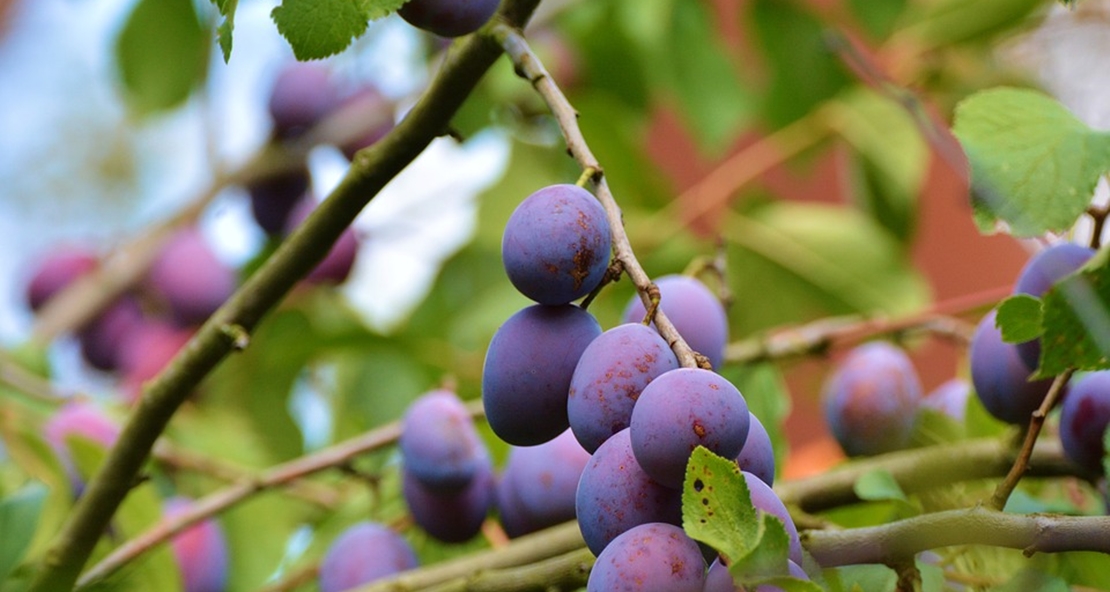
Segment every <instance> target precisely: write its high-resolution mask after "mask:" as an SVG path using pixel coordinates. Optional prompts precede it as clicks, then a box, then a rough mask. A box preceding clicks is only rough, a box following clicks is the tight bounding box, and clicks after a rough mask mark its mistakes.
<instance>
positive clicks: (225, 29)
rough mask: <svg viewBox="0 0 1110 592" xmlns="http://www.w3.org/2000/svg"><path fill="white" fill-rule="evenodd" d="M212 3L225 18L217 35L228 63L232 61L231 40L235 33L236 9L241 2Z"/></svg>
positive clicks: (234, 0) (217, 30)
mask: <svg viewBox="0 0 1110 592" xmlns="http://www.w3.org/2000/svg"><path fill="white" fill-rule="evenodd" d="M212 3H213V4H215V5H216V8H218V9H219V11H220V16H222V17H224V20H223V22H221V23H220V26H219V27H217V28H216V35H217V39H218V40H219V42H220V50H221V51H222V52H223V54H224V62H225V63H226V62H228V61H229V60H231V38H232V34H233V33H235V9H236V8H238V7H239V0H212Z"/></svg>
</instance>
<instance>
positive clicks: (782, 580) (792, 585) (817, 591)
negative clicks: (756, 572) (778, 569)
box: [747, 576, 824, 592]
mask: <svg viewBox="0 0 1110 592" xmlns="http://www.w3.org/2000/svg"><path fill="white" fill-rule="evenodd" d="M747 583H748V585H749V587H748V588H747V589H748V590H764V589H767V588H764V587H765V586H768V587H770V586H774V588H770V589H772V590H773V589H775V588H777V589H779V590H782V591H783V592H824V588H822V587H821V586H819V585H817V583H816V582H811V581H809V580H800V579H798V578H792V577H789V576H775V577H770V578H755V579H753V580H751V581H750V582H747Z"/></svg>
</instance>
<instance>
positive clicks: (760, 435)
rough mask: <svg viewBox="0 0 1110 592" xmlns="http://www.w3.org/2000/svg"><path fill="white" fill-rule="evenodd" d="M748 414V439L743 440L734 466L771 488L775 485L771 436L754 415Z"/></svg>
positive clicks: (773, 451)
mask: <svg viewBox="0 0 1110 592" xmlns="http://www.w3.org/2000/svg"><path fill="white" fill-rule="evenodd" d="M748 414H749V419H750V421H749V424H748V425H749V428H748V437H747V439H745V440H744V446H743V448H741V449H740V454H739V455H738V456H737V457H736V464H737V465H739V466H740V468H741V469H742V470H745V471H747V472H749V473H751V474H753V475H755V476H756V477H759V478H760V480H762V481H763V482H764V483H766V484H767V485H771V486H773V485H774V484H775V448H774V446H773V445H772V444H771V436H770V435H769V434H768V433H767V429H766V428H764V427H763V423H762V422H761V421H759V418H758V417H756V416H755V414H754V413H752V412H750V411H749V412H748Z"/></svg>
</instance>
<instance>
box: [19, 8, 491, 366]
mask: <svg viewBox="0 0 1110 592" xmlns="http://www.w3.org/2000/svg"><path fill="white" fill-rule="evenodd" d="M275 4H276V2H274V1H264V0H244V1H242V2H240V3H239V9H238V12H237V15H236V23H235V25H236V28H235V47H234V52H233V54H232V57H231V60H230V63H229V64H224V62H223V60H222V57H221V56H220V54H219V52H218V51H213V60H214V62H213V65H212V68H211V70H210V81H209V84H208V85H207V87H206V88H205V89H204V90H203V92H202V93H199V94H198V95H195V96H194V97H193V98H192V99H191V100H190V101H189V102H188V103H187V104H186V105H185V106H183V107H182V108H179V109H177V110H175V111H173V112H171V113H168V114H165V115H159V116H157V117H154V118H150V119H145V120H136V118H135V117H134V116H133V115H132V114H130V113H128V111H127V110H126V108H125V107H124V105H123V101H122V98H121V95H120V90H119V88H118V85H117V82H116V71H115V66H114V63H113V57H112V46H113V43H114V38H115V35H116V32H117V31H118V30H119V28H120V27H121V25H122V22H123V18H124V17H126V15H127V14H128V11H129V9H130V7H131V6H132V5H133V2H132V0H97V1H96V2H74V1H72V0H34V1H30V0H24V1H23V2H22V3H21V4H20V5H19V6H18V7H17V10H16V12H15V14H14V20H13V22H12V23H11V27H10V28H9V34H8V35H7V37H6V38H5V39H2V40H0V80H3V81H4V83H3V84H0V130H3V133H0V180H2V182H0V253H4V254H5V255H4V256H2V257H0V343H4V344H13V343H17V342H19V341H20V340H22V339H24V338H25V337H26V335H27V333H28V330H29V328H30V326H31V321H32V319H31V317H30V315H29V311H28V310H27V308H26V306H25V304H24V303H23V289H24V285H25V283H26V281H27V278H28V276H29V274H30V273H31V272H32V271H33V269H34V266H35V264H36V261H37V260H39V259H41V258H42V257H43V254H44V253H46V252H48V251H49V250H50V249H51V248H53V247H56V246H57V245H59V244H74V243H76V244H86V245H93V246H95V247H96V248H98V249H100V250H102V251H106V250H108V249H111V248H112V247H115V246H118V245H120V244H123V243H124V242H126V240H127V239H128V238H129V237H132V236H135V235H136V233H138V232H141V231H142V228H143V227H144V226H146V225H148V224H150V223H152V222H154V221H157V220H160V219H163V218H165V217H167V216H169V215H172V213H173V212H174V211H176V210H178V209H179V208H181V207H183V205H184V204H186V203H188V202H189V201H190V200H191V199H192V198H193V196H196V195H198V194H199V193H201V192H202V191H203V190H204V189H205V188H206V187H207V186H208V184H209V183H210V181H211V178H212V174H211V171H212V164H213V163H214V162H215V163H218V164H219V165H221V166H225V167H234V166H235V165H236V164H238V163H242V162H244V161H246V160H247V159H248V158H249V157H250V155H251V154H252V153H253V152H254V151H256V150H257V149H258V148H259V147H260V146H261V145H262V144H263V143H264V141H265V139H266V137H267V136H268V133H269V121H268V119H267V116H266V111H265V102H266V99H267V95H268V93H269V88H270V86H271V84H272V81H273V79H274V77H275V76H276V73H277V72H278V70H279V69H280V68H281V67H282V66H283V65H285V64H287V63H289V62H290V61H291V60H292V59H293V58H292V53H291V51H290V49H289V47H288V45H287V44H286V43H285V41H284V40H283V39H282V38H281V37H280V36H279V35H278V33H277V31H276V28H275V27H274V26H273V23H272V22H271V21H270V20H269V12H270V10H271V9H272V7H273V6H274V5H275ZM198 6H203V7H204V8H205V9H210V8H211V5H210V4H209V3H207V2H203V3H198ZM417 35H418V34H417V33H416V32H415V31H414V30H413V29H412V28H411V27H409V26H408V25H407V24H405V23H403V22H402V21H400V19H398V18H397V17H395V16H394V17H389V18H387V19H383V20H382V21H378V22H375V23H371V28H370V30H369V32H368V33H367V34H366V35H365V36H364V37H363V38H361V39H360V40H359V41H358V42H356V46H355V47H354V48H353V49H351V50H349V51H347V52H345V53H343V54H341V55H340V56H338V57H336V58H333V59H331V60H329V62H328V64H329V66H330V67H331V68H332V69H333V72H334V74H335V76H336V77H337V78H339V79H341V80H342V81H344V82H346V83H348V84H357V83H360V82H372V83H374V84H375V85H376V86H378V88H379V89H380V90H381V91H382V92H383V94H385V95H386V96H388V97H390V98H392V99H395V100H397V101H398V103H399V104H401V105H404V104H405V103H406V102H407V101H410V100H411V97H413V96H414V94H415V93H416V92H418V91H419V89H420V88H421V87H422V86H423V85H424V84H425V83H426V81H427V78H428V71H427V67H426V65H425V62H424V58H423V54H422V53H421V52H422V51H423V49H422V47H423V46H422V44H421V43H420V39H419V38H418V36H417ZM507 159H508V142H507V140H506V139H505V138H504V137H502V136H499V135H498V134H497V133H496V132H491V133H487V134H482V135H479V136H477V137H475V138H473V139H471V140H469V141H468V142H467V143H466V144H465V145H459V144H457V143H456V142H454V141H451V140H447V139H442V140H437V141H436V142H435V143H434V144H433V145H432V146H431V147H430V148H429V150H428V151H427V152H426V153H425V154H424V155H423V156H422V157H421V158H420V159H418V160H417V161H416V162H414V163H413V165H412V166H411V167H410V168H409V169H407V170H406V171H405V172H404V173H402V175H401V176H399V177H398V178H397V179H396V180H395V181H394V182H393V183H391V184H390V185H389V186H388V187H386V189H385V190H384V191H383V192H382V193H381V194H380V195H379V196H378V197H377V198H375V200H374V201H373V202H372V203H371V205H370V206H369V207H368V208H367V209H366V210H365V211H364V213H363V215H362V216H360V218H359V219H358V221H357V222H356V232H357V233H358V234H359V235H360V236H361V237H364V238H367V239H368V240H365V241H363V246H362V249H361V251H360V253H359V257H358V259H357V263H356V269H355V270H354V272H353V275H352V277H351V279H350V280H349V282H348V283H347V285H345V286H344V287H343V291H344V294H345V295H347V297H348V299H349V300H350V301H351V303H352V304H353V305H354V306H355V307H356V309H357V310H359V311H360V312H361V314H362V316H363V318H364V320H365V321H366V323H367V325H368V326H370V327H371V328H374V329H377V330H379V331H382V332H389V331H391V330H394V329H396V328H397V327H398V325H399V324H400V323H402V322H403V320H404V318H405V316H406V315H407V314H408V313H409V312H410V311H411V310H412V308H414V307H415V306H416V304H418V303H419V301H420V299H421V297H422V296H423V295H424V294H426V292H427V290H428V289H429V288H430V284H431V281H432V280H433V279H434V277H435V274H436V272H437V271H438V269H439V267H440V266H441V264H442V262H443V261H444V260H445V259H446V258H447V257H449V256H450V255H451V254H453V253H454V252H456V251H457V250H458V249H459V248H461V247H462V246H463V245H464V244H465V243H466V242H467V241H468V240H469V238H470V237H471V236H472V234H473V232H474V226H475V220H476V197H477V195H478V194H479V193H480V192H481V191H482V190H483V189H484V188H486V187H488V186H489V185H491V184H492V183H494V182H495V181H496V180H497V179H498V178H499V177H500V176H501V174H502V172H503V171H504V167H505V164H506V162H507ZM310 164H311V167H312V171H313V176H314V189H315V191H316V193H317V194H318V195H324V194H326V192H327V191H328V190H329V189H330V187H332V186H334V183H335V182H337V181H338V179H339V178H340V177H341V175H342V174H343V171H344V170H345V168H346V165H347V163H346V161H345V160H344V159H343V157H342V156H341V155H340V154H339V152H338V151H336V150H334V149H331V148H329V147H323V148H319V149H317V150H315V151H314V152H313V153H312V155H311V157H310ZM406 221H407V223H406ZM201 223H202V229H203V230H204V232H205V235H206V237H208V238H209V240H210V242H211V243H212V245H213V247H214V248H216V249H217V251H218V253H219V254H220V256H221V258H223V259H224V260H225V261H226V262H228V263H229V264H233V265H235V264H239V263H241V262H243V261H244V260H246V259H248V258H249V257H250V256H251V255H252V254H253V253H254V252H255V250H256V249H257V248H258V247H259V246H260V244H261V241H262V238H263V237H262V235H261V234H260V232H259V231H258V230H257V229H256V228H255V227H254V226H253V223H252V222H251V221H250V220H249V206H248V204H247V201H246V197H245V193H244V192H243V191H242V190H241V189H238V188H230V189H228V190H226V191H224V192H223V193H222V194H221V195H220V196H219V198H218V199H217V200H216V202H215V203H214V204H213V205H212V206H211V207H210V208H209V209H208V210H207V211H206V213H205V215H204V216H203V218H202V221H201ZM396 228H405V229H406V231H405V232H397V231H393V232H388V230H389V229H396Z"/></svg>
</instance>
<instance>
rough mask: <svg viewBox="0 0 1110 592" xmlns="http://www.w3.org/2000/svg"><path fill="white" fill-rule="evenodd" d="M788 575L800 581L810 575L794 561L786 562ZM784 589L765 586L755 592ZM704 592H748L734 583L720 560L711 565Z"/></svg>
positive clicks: (707, 573)
mask: <svg viewBox="0 0 1110 592" xmlns="http://www.w3.org/2000/svg"><path fill="white" fill-rule="evenodd" d="M786 568H787V573H785V574H783V575H789V576H790V577H793V578H797V579H799V580H808V579H809V575H808V574H807V573H806V572H805V570H804V569H802V568H801V567H800V566H799V565H798V564H797V563H794V561H793V560H791V559H787V560H786ZM781 591H782V588H779V587H778V586H771V585H768V584H763V585H760V586H756V588H755V592H781ZM702 592H747V591H746V590H744V589H743V588H742V587H740V586H737V585H736V584H735V583H733V581H732V574H730V573H728V567H726V566H725V564H724V563H721V560H720V558H717V559H715V560H713V563H711V564H710V565H709V571H707V572H706V574H705V588H704V589H703V591H702Z"/></svg>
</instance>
